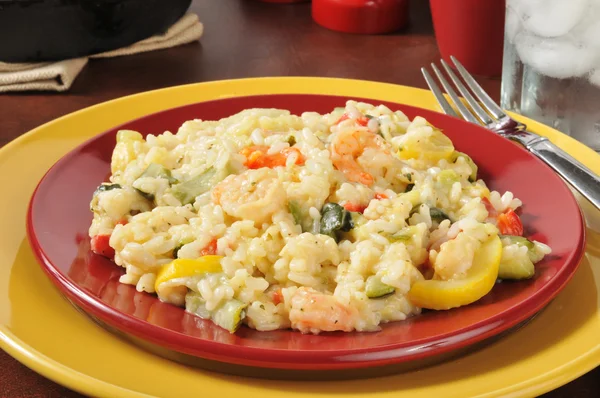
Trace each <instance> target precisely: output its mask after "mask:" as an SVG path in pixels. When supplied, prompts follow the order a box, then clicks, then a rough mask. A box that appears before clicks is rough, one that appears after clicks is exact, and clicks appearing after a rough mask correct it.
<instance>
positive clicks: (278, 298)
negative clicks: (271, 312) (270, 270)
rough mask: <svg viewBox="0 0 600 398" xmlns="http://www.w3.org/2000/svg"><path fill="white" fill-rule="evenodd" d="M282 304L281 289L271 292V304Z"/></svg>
mask: <svg viewBox="0 0 600 398" xmlns="http://www.w3.org/2000/svg"><path fill="white" fill-rule="evenodd" d="M281 302H283V293H281V289H277V290H275V291H274V292H273V304H275V305H277V304H279V303H281Z"/></svg>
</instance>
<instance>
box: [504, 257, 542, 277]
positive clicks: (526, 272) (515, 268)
mask: <svg viewBox="0 0 600 398" xmlns="http://www.w3.org/2000/svg"><path fill="white" fill-rule="evenodd" d="M534 274H535V266H534V265H533V263H532V262H531V260H530V259H529V256H526V257H524V258H523V259H522V260H518V259H512V260H510V261H505V260H501V261H500V268H499V269H498V278H500V279H516V280H519V279H529V278H531V277H533V275H534Z"/></svg>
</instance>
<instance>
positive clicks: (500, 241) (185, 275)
mask: <svg viewBox="0 0 600 398" xmlns="http://www.w3.org/2000/svg"><path fill="white" fill-rule="evenodd" d="M477 171H478V170H477V165H476V164H475V163H474V162H473V160H472V159H471V158H470V157H469V156H468V155H467V154H464V153H461V152H458V151H457V150H455V148H454V146H453V144H452V142H451V140H450V139H449V138H448V137H446V136H445V135H444V134H443V132H442V131H441V130H439V129H437V128H435V127H434V126H432V125H430V124H429V123H428V122H427V121H426V120H425V119H423V118H422V117H416V118H414V119H413V120H412V121H411V120H409V119H408V118H407V116H406V115H404V114H403V113H402V112H400V111H396V112H392V111H391V110H390V109H388V108H387V107H385V106H383V105H380V106H373V105H370V104H367V103H360V102H355V101H348V102H347V104H346V106H345V107H343V108H336V109H334V110H333V111H332V112H331V113H328V114H324V115H321V114H318V113H315V112H306V113H303V114H302V115H300V116H296V115H292V114H290V112H288V111H286V110H280V109H248V110H244V111H243V112H240V113H238V114H236V115H233V116H230V117H227V118H225V119H221V120H219V121H203V120H191V121H187V122H185V123H184V124H183V125H182V126H181V127H180V128H179V130H178V131H177V133H176V134H173V133H171V132H169V131H167V132H165V133H163V134H160V135H148V136H147V137H146V138H145V139H144V138H143V136H142V135H141V134H140V133H138V132H135V131H130V130H122V131H119V132H118V134H117V143H116V146H115V149H114V152H113V154H112V162H111V172H112V175H111V177H110V182H107V183H103V184H101V185H100V186H99V187H98V188H97V189H96V191H95V192H94V194H93V197H92V200H91V210H92V211H93V213H94V219H93V222H92V225H91V227H90V229H89V235H90V237H91V246H92V250H93V251H94V252H95V253H97V254H101V255H103V256H106V257H108V258H111V259H113V260H114V262H115V263H116V264H117V265H119V266H122V267H124V268H125V273H124V274H123V275H122V276H121V278H120V282H121V283H125V284H130V285H134V286H135V287H136V289H137V290H138V291H144V292H148V293H151V294H156V295H158V297H159V298H160V300H162V301H165V302H168V303H172V304H174V305H177V306H182V307H185V308H186V310H187V311H189V312H191V313H193V314H196V315H198V316H200V317H202V318H205V319H210V320H212V321H213V322H214V323H215V324H217V325H219V326H220V327H222V328H225V329H227V330H229V331H230V332H232V333H233V332H235V331H236V330H237V329H238V328H239V327H240V326H241V325H242V324H246V325H247V326H248V327H250V328H254V329H257V330H264V331H266V330H274V329H285V328H292V329H295V330H298V331H300V332H302V333H319V332H321V331H345V332H350V331H354V330H355V331H375V330H378V329H379V327H380V325H381V324H382V323H386V322H392V321H401V320H404V319H406V318H407V317H410V316H413V315H416V314H419V313H420V312H421V310H422V309H423V308H426V309H432V310H446V309H450V308H455V307H459V306H463V305H468V304H470V303H473V302H475V301H477V300H479V299H480V298H481V297H483V296H485V295H486V294H487V293H489V291H490V290H491V289H492V287H493V286H494V284H495V282H496V280H497V279H527V278H531V277H532V276H533V275H534V273H535V267H534V264H535V263H537V262H539V261H540V260H541V259H542V258H543V257H544V255H546V254H548V253H550V248H549V247H548V246H546V245H544V244H543V243H540V242H536V241H532V240H529V239H527V238H526V237H523V225H522V223H521V220H520V218H519V216H518V214H517V212H518V210H517V209H518V208H519V206H521V201H520V200H519V199H517V198H515V197H514V196H513V194H512V193H511V192H503V193H501V192H496V191H490V190H489V189H488V187H487V186H486V184H485V183H484V181H482V180H481V179H478V176H477Z"/></svg>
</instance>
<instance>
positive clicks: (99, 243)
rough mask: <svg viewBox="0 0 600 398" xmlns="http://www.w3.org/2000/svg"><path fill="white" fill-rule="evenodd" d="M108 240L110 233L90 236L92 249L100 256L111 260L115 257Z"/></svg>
mask: <svg viewBox="0 0 600 398" xmlns="http://www.w3.org/2000/svg"><path fill="white" fill-rule="evenodd" d="M109 241H110V235H96V236H94V237H92V242H91V246H92V251H93V252H94V253H96V254H99V255H101V256H104V257H107V258H110V259H111V260H112V259H113V258H115V249H113V248H112V247H110V245H109V244H108V242H109Z"/></svg>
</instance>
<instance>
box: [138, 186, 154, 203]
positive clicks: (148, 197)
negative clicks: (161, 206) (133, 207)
mask: <svg viewBox="0 0 600 398" xmlns="http://www.w3.org/2000/svg"><path fill="white" fill-rule="evenodd" d="M133 189H135V190H136V192H137V193H139V194H140V195H142V196H143V197H144V199H147V200H150V201H153V200H154V194H152V193H149V192H144V191H142V190H141V189H138V188H133Z"/></svg>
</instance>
